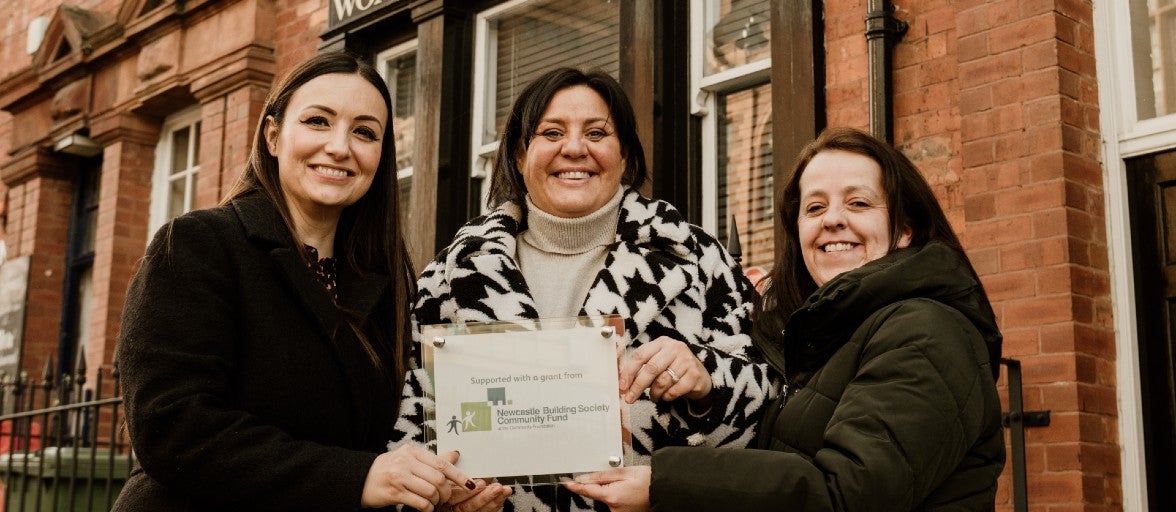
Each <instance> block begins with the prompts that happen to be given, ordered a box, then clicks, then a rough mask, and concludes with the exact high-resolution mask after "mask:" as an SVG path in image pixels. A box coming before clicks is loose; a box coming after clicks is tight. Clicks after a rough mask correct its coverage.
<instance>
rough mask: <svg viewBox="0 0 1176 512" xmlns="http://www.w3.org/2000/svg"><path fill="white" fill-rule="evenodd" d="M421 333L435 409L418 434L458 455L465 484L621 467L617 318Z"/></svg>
mask: <svg viewBox="0 0 1176 512" xmlns="http://www.w3.org/2000/svg"><path fill="white" fill-rule="evenodd" d="M421 334H422V336H421V355H422V359H423V361H424V365H425V368H426V370H427V371H428V372H429V376H430V377H431V379H430V380H431V382H432V383H433V386H432V388H433V389H428V387H429V386H428V383H425V385H426V393H431V395H430V396H431V397H432V398H433V400H434V403H435V404H436V407H435V409H434V411H432V413H431V414H429V413H428V412H427V413H426V423H427V425H426V428H425V431H426V433H432V434H433V439H435V440H436V441H437V451H438V453H443V452H447V451H452V450H457V451H459V452H461V457H460V459H459V460H458V462H457V467H459V468H461V469H462V470H464V471H465V472H466V473H467V474H469V475H470V476H473V477H478V478H501V479H505V480H508V481H519V478H520V477H521V478H524V479H525V480H529V481H530V482H529V483H556V482H558V480H556V479H555V478H552V477H553V476H556V475H564V474H573V473H581V472H589V471H599V470H603V469H608V468H611V467H619V466H621V465H622V464H623V453H622V440H623V437H624V434H623V429H622V420H621V414H622V411H621V400H620V393H619V391H618V382H617V365H618V362H617V359H618V347H623V346H625V343H624V342H623V341H622V340H623V337H624V322H623V321H622V320H621V319H620V317H618V316H615V315H611V316H593V317H575V318H557V319H550V318H549V319H542V320H522V321H509V322H493V323H468V324H438V325H426V326H422V327H421ZM624 431H627V429H624ZM526 477H530V478H526ZM544 477H546V478H544Z"/></svg>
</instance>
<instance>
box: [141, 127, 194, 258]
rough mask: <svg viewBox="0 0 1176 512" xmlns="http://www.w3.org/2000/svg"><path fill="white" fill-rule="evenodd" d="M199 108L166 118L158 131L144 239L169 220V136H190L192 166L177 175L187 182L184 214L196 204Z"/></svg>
mask: <svg viewBox="0 0 1176 512" xmlns="http://www.w3.org/2000/svg"><path fill="white" fill-rule="evenodd" d="M201 120H202V116H201V108H200V105H194V106H192V107H189V108H186V109H183V110H180V111H178V112H176V113H174V114H172V115H170V116H168V117H167V118H166V119H165V120H164V122H163V126H162V127H161V128H160V133H159V143H158V144H156V145H155V168H154V169H153V170H152V175H151V208H150V210H149V215H148V222H147V236H148V237H150V236H151V234H153V233H155V231H156V230H158V229H159V228H160V227H161V226H163V225H164V224H165V223H166V222H167V221H168V220H170V219H168V217H167V215H168V211H169V210H170V208H169V206H170V204H169V203H168V201H169V200H170V191H171V182H172V179H171V177H172V176H173V175H172V173H171V168H172V160H171V157H172V134H174V133H175V132H177V131H179V130H182V129H184V128H188V129H189V130H190V131H189V133H190V134H191V135H190V136H189V143H188V155H187V156H188V162H190V163H191V164H192V165H191V166H190V167H188V168H187V169H185V170H183V171H180V172H181V173H183V174H184V178H183V179H184V180H186V182H187V183H186V188H185V192H186V193H185V195H184V202H185V205H184V211H185V212H188V211H191V210H192V208H193V207H194V206H195V203H196V185H197V184H196V175H197V174H198V173H199V172H200V155H198V154H196V147H197V146H198V145H199V138H200V133H199V131H198V130H196V129H195V128H196V125H198V124H201Z"/></svg>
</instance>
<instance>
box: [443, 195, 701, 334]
mask: <svg viewBox="0 0 1176 512" xmlns="http://www.w3.org/2000/svg"><path fill="white" fill-rule="evenodd" d="M523 229H526V222H525V216H524V212H523V210H522V208H521V207H520V206H519V205H518V204H516V203H505V204H503V205H502V206H500V207H498V208H497V209H495V210H494V211H493V212H490V213H489V214H487V215H485V216H483V217H480V218H477V219H474V220H472V221H470V223H469V224H467V225H466V226H464V227H462V229H461V230H459V231H458V233H457V235H456V236H455V238H454V241H453V243H452V244H451V245H450V247H449V249H448V252H447V253H446V254H445V255H443V256H442V258H443V262H444V266H445V270H444V272H445V274H446V276H448V280H449V282H450V283H451V286H452V288H453V289H452V295H453V303H452V304H451V306H450V307H451V308H452V309H451V310H450V311H448V312H446V313H447V314H445V315H444V316H446V317H448V318H450V319H452V320H453V321H493V320H507V319H511V318H536V317H537V316H538V312H537V309H536V307H535V300H534V298H533V297H532V296H531V292H530V289H529V288H528V287H527V284H526V282H525V280H524V278H523V274H522V272H521V271H520V270H519V268H518V263H517V262H516V261H515V256H516V254H517V242H516V237H517V236H518V234H519V233H520V232H521V231H522V230H523ZM698 245H699V244H698V241H697V240H696V239H695V237H694V234H693V231H692V227H691V226H690V225H689V224H688V223H686V222H685V220H684V219H682V216H681V214H679V213H678V211H677V210H676V209H674V207H673V206H672V205H670V204H669V203H666V202H664V201H656V200H650V199H646V198H644V197H641V195H640V194H638V193H637V192H636V191H634V190H631V189H630V190H626V192H625V195H624V197H623V198H622V200H621V214H620V219H619V221H618V226H617V235H616V240H615V241H614V242H613V243H612V244H610V245H609V248H608V250H609V255H608V257H607V258H606V260H605V267H604V268H603V269H602V270H601V271H600V273H599V274H597V276H596V278H595V279H594V280H593V284H592V286H591V288H590V289H589V292H588V296H587V298H586V299H585V301H584V305H583V307H582V309H581V311H580V314H585V315H606V314H618V315H621V316H622V317H623V318H625V319H626V323H627V324H628V325H627V326H626V327H627V328H628V329H630V330H634V329H635V330H634V331H633V332H644V330H645V327H647V326H648V325H649V324H650V323H651V322H652V321H653V320H654V319H655V318H657V317H658V315H659V314H661V312H662V310H663V309H664V308H665V307H666V306H667V305H669V304H671V303H672V302H673V301H674V300H675V299H676V298H677V297H678V296H679V295H680V294H681V293H682V292H683V291H685V290H687V289H689V288H690V287H691V286H692V285H694V284H695V283H696V282H697V281H698V280H699V279H701V271H700V269H699V267H698V264H697V259H696V252H697V250H698ZM474 274H476V275H479V276H481V277H482V278H483V279H481V280H479V281H478V283H479V284H480V286H479V287H478V289H477V290H468V289H465V288H466V287H465V286H461V285H460V284H459V283H458V281H460V280H461V279H462V278H463V277H465V276H469V275H474ZM487 303H493V305H492V308H491V309H492V310H493V311H492V312H490V311H488V310H487V309H488V308H487Z"/></svg>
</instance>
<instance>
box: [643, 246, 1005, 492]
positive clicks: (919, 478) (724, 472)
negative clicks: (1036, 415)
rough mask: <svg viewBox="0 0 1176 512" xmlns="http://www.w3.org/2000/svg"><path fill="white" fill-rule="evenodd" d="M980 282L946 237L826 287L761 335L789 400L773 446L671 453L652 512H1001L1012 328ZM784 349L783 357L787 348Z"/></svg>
mask: <svg viewBox="0 0 1176 512" xmlns="http://www.w3.org/2000/svg"><path fill="white" fill-rule="evenodd" d="M979 290H980V287H979V283H977V282H976V280H975V279H974V278H973V276H972V274H971V273H970V272H969V271H968V269H967V267H966V266H965V265H964V260H963V258H962V257H961V256H960V255H959V254H958V253H957V252H956V251H954V250H952V249H949V248H947V247H946V246H944V245H941V244H938V243H929V244H927V245H926V246H924V247H920V248H911V249H905V250H899V251H895V252H894V253H892V254H890V255H888V256H886V257H883V258H881V259H878V260H876V261H874V262H871V263H869V264H867V265H865V266H863V267H861V268H859V269H856V270H853V271H850V272H846V273H845V274H842V275H840V276H838V277H837V278H835V279H833V280H832V281H830V282H828V283H826V284H825V286H823V287H821V288H820V289H818V290H817V291H816V292H815V293H813V294H812V296H810V297H809V298H808V300H807V301H806V302H805V304H804V305H803V306H802V307H801V308H800V309H799V310H797V311H796V312H795V313H794V314H793V315H792V316H791V319H790V320H789V321H788V323H787V326H786V330H784V331H783V334H784V341H782V340H781V339H780V337H781V329H780V328H781V327H783V325H782V323H781V322H771V319H772V318H771V317H769V318H768V320H764V319H760V321H758V322H757V324H756V329H755V331H754V332H755V336H754V338H755V341H756V344H757V346H760V348H761V349H762V350H763V353H764V355H765V356H767V357H768V360H769V362H771V363H772V366H773V367H775V368H777V369H779V370H782V371H785V373H786V377H787V381H788V385H789V388H790V391H791V392H790V393H788V394H786V395H785V396H783V397H781V398H780V399H778V400H777V403H776V404H775V405H774V406H772V407H771V409H770V410H769V412H768V413H767V414H766V415H765V418H764V423H763V425H761V427H760V432H761V439H760V448H763V449H761V450H725V451H724V450H715V449H707V448H685V449H679V448H668V449H665V450H661V451H658V452H657V453H656V454H654V457H653V482H652V484H651V488H650V494H651V496H650V497H651V501H652V504H653V509H654V510H674V511H685V510H741V511H758V510H762V511H776V510H795V511H803V512H817V511H822V512H823V511H852V512H861V511H879V512H881V511H887V512H897V511H911V510H918V511H948V510H950V511H981V510H992V509H993V506H994V502H995V495H996V480H997V477H998V476H999V475H1000V472H1001V469H1002V468H1003V467H1004V437H1003V434H1002V432H1001V423H1000V421H1001V417H1000V400H999V399H998V396H997V392H996V386H995V384H994V383H993V375H994V371H993V369H994V368H996V365H997V363H998V359H999V357H1000V342H1001V336H1000V332H999V330H998V329H997V326H996V320H995V318H994V316H993V313H992V308H991V307H990V306H989V304H988V302H987V300H986V299H985V298H984V297H983V295H982V294H980V293H979ZM781 349H783V350H781Z"/></svg>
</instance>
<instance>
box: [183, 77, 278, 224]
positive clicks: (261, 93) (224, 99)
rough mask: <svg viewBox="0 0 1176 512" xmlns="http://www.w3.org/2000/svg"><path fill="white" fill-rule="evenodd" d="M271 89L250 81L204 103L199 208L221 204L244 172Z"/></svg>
mask: <svg viewBox="0 0 1176 512" xmlns="http://www.w3.org/2000/svg"><path fill="white" fill-rule="evenodd" d="M268 92H269V87H268V86H267V85H265V84H261V83H250V84H247V85H245V86H243V87H240V88H237V89H235V90H232V91H229V92H228V93H226V94H224V95H217V96H214V97H211V98H206V99H204V100H203V101H202V102H201V103H202V106H201V115H200V117H201V120H200V155H199V158H200V172H199V173H198V174H197V176H196V204H195V208H208V207H211V206H215V205H216V204H217V203H219V202H220V200H221V199H223V198H224V196H225V194H226V193H227V192H228V191H229V190H230V189H232V187H233V184H234V183H236V181H237V177H238V176H239V175H240V174H241V172H242V171H244V169H245V164H246V163H248V161H249V152H250V150H252V148H253V135H254V130H256V129H257V120H258V118H259V117H261V111H262V108H263V107H264V106H265V97H266V94H267V93H268Z"/></svg>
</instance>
